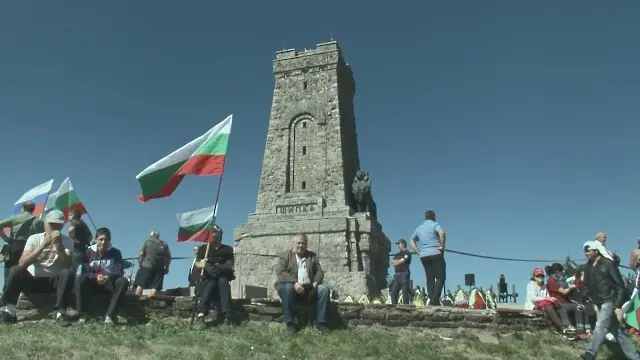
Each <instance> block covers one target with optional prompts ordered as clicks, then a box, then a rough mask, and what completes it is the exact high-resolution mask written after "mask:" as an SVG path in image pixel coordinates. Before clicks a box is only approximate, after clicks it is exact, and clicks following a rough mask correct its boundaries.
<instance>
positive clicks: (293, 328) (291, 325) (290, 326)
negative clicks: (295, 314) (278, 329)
mask: <svg viewBox="0 0 640 360" xmlns="http://www.w3.org/2000/svg"><path fill="white" fill-rule="evenodd" d="M287 332H289V334H293V333H296V332H298V328H297V327H296V324H295V323H293V322H289V323H287Z"/></svg>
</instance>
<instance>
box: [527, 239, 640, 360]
mask: <svg viewBox="0 0 640 360" xmlns="http://www.w3.org/2000/svg"><path fill="white" fill-rule="evenodd" d="M606 243H607V235H606V234H605V233H602V232H600V233H597V234H596V236H595V239H594V240H592V241H588V242H586V243H585V244H584V245H583V251H584V254H585V258H586V260H587V262H586V264H584V265H583V266H581V267H579V268H578V269H577V271H576V274H575V276H574V277H573V279H570V278H569V279H568V278H567V277H566V276H565V269H564V266H563V265H562V264H559V263H554V264H551V265H548V266H546V267H545V268H544V269H542V268H535V269H533V271H532V274H531V281H530V282H529V283H528V285H527V295H526V300H525V305H524V308H525V310H537V311H540V312H542V313H543V314H544V316H545V318H547V319H548V320H549V322H550V323H551V325H552V326H553V327H554V328H555V329H556V330H557V331H558V332H559V333H560V334H562V335H563V336H565V337H566V338H568V339H571V340H574V339H578V338H582V339H586V340H588V345H587V347H586V350H585V352H584V353H583V354H582V355H581V358H582V359H585V360H592V359H595V357H596V354H597V353H598V350H599V348H600V346H601V345H602V344H603V343H605V342H606V341H610V342H612V343H616V344H618V345H619V346H620V348H621V350H622V352H623V353H624V356H626V358H627V359H630V360H640V355H639V354H638V352H637V350H636V347H635V343H634V342H633V341H632V339H631V337H630V336H629V334H628V332H627V331H626V329H625V320H624V313H625V312H626V310H627V309H628V307H629V306H631V304H632V302H633V297H635V296H637V290H636V291H634V289H638V288H640V267H638V265H639V264H637V261H638V259H640V258H638V256H637V251H636V250H634V251H633V252H632V255H631V264H630V266H631V268H632V269H634V270H635V271H636V277H635V282H633V283H632V284H630V286H631V287H632V288H631V289H630V288H629V286H628V284H627V283H626V282H625V281H624V279H623V277H622V274H621V272H620V270H619V265H620V257H619V256H617V255H616V254H614V253H612V252H610V251H609V250H608V249H607V247H606ZM545 279H546V281H545ZM569 280H572V281H569Z"/></svg>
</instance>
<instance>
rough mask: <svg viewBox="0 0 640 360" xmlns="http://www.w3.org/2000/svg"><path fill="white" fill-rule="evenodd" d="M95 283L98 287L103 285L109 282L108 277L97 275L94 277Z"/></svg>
mask: <svg viewBox="0 0 640 360" xmlns="http://www.w3.org/2000/svg"><path fill="white" fill-rule="evenodd" d="M96 282H98V285H104V284H106V283H107V282H109V277H108V276H106V275H102V274H98V275H96Z"/></svg>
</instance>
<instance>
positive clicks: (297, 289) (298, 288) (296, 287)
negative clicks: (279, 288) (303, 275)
mask: <svg viewBox="0 0 640 360" xmlns="http://www.w3.org/2000/svg"><path fill="white" fill-rule="evenodd" d="M293 290H295V292H296V294H299V295H302V294H304V287H302V285H301V284H300V283H295V284H293Z"/></svg>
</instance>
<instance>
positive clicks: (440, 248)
mask: <svg viewBox="0 0 640 360" xmlns="http://www.w3.org/2000/svg"><path fill="white" fill-rule="evenodd" d="M438 250H440V253H441V254H444V246H440V247H439V248H438Z"/></svg>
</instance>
